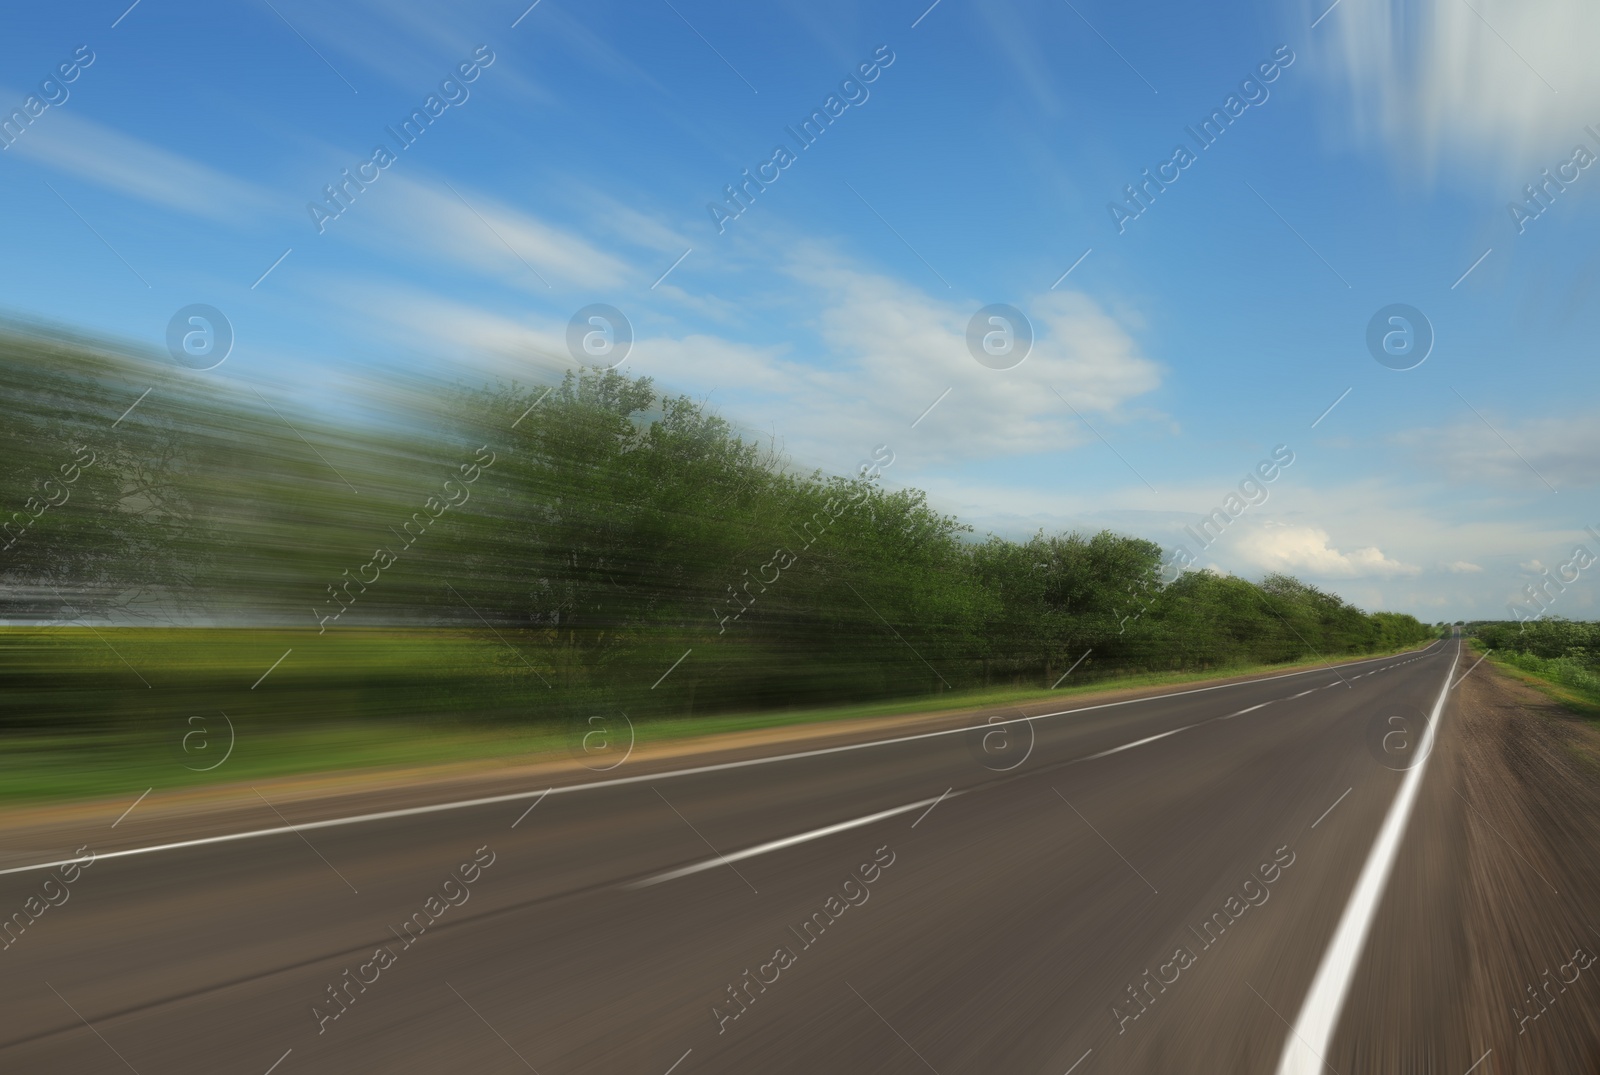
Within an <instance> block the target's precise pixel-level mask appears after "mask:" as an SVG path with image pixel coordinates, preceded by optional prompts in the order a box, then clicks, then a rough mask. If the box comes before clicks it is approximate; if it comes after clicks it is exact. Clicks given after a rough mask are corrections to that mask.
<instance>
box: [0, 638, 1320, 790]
mask: <svg viewBox="0 0 1600 1075" xmlns="http://www.w3.org/2000/svg"><path fill="white" fill-rule="evenodd" d="M525 641H526V640H524V639H518V638H516V637H509V638H506V639H504V640H502V639H501V638H500V637H497V636H494V635H491V634H490V633H488V632H464V631H440V630H425V629H386V630H370V631H344V632H333V631H330V632H328V633H327V634H326V635H322V636H319V635H318V634H317V633H316V631H315V630H308V631H301V630H270V629H265V630H264V629H226V630H212V629H195V628H191V629H178V628H117V629H99V630H90V629H87V628H50V629H23V628H6V629H0V697H3V698H4V700H5V702H6V710H5V716H4V718H3V721H4V724H3V729H4V730H3V731H0V747H3V749H0V801H9V802H24V801H30V800H46V799H75V798H95V797H101V796H112V797H117V796H124V795H137V794H139V793H141V792H143V791H144V790H145V789H146V788H148V787H151V786H155V787H159V788H163V789H180V788H192V787H201V786H205V785H210V784H218V783H233V782H241V781H250V780H258V779H262V778H266V777H273V776H283V775H289V774H299V773H315V772H329V771H335V770H352V769H373V768H383V767H414V766H425V765H436V764H446V763H453V762H468V761H483V762H485V763H488V764H493V763H495V762H497V761H498V762H502V763H511V762H518V761H531V760H535V759H536V758H538V757H539V756H558V757H559V756H565V755H567V754H568V753H569V752H570V751H571V750H573V749H574V748H575V747H576V744H577V743H578V742H579V740H580V739H581V737H582V735H583V733H584V731H585V726H584V725H583V724H582V723H581V722H580V721H577V720H575V719H573V718H572V717H571V716H554V717H553V716H551V715H550V712H549V711H548V710H547V709H546V707H547V706H548V702H547V701H546V699H548V698H549V693H548V692H550V691H552V690H555V689H557V688H554V687H547V686H546V685H545V682H544V681H543V680H541V679H540V677H539V674H538V673H536V672H535V671H534V670H533V668H531V667H530V666H529V664H528V663H526V657H525V656H524V653H523V651H521V650H518V649H515V648H513V647H514V646H515V645H516V644H518V643H520V642H525ZM526 652H527V653H529V654H532V653H535V652H536V651H535V650H534V649H533V648H532V647H531V646H530V647H528V649H527V650H526ZM285 653H287V654H288V655H287V656H284V655H285ZM280 657H283V660H282V662H281V663H279V664H278V665H277V666H276V667H275V668H274V667H273V664H274V662H275V661H278V660H279V658H280ZM1318 663H1319V662H1310V663H1307V664H1302V665H1280V666H1259V665H1257V666H1241V667H1234V668H1216V669H1210V670H1207V671H1206V672H1205V673H1203V674H1201V673H1181V672H1164V673H1150V674H1139V675H1127V676H1117V677H1111V678H1106V677H1101V678H1098V679H1094V680H1080V681H1077V682H1074V681H1073V679H1072V678H1069V679H1068V680H1067V682H1066V683H1065V684H1064V685H1063V686H1062V687H1061V688H1060V689H1057V690H1053V691H1052V690H1046V689H1043V688H1042V687H1039V688H1016V687H1008V688H1000V689H993V690H984V691H967V692H941V693H939V694H923V695H918V696H914V697H904V698H898V699H894V700H890V701H877V702H871V703H866V704H856V705H838V706H828V707H819V708H804V709H800V708H796V709H771V710H766V711H761V712H749V713H718V714H706V715H695V716H689V717H658V718H654V719H648V720H639V721H637V722H635V725H634V727H635V732H636V738H637V742H638V743H639V744H641V745H643V744H648V743H652V742H661V741H665V740H672V739H683V738H688V737H693V736H707V735H717V734H721V733H728V732H737V731H750V730H755V729H762V728H773V727H778V726H782V725H792V724H805V723H817V722H824V721H837V720H847V719H863V718H872V717H890V716H898V715H903V714H909V713H923V712H930V711H935V710H954V709H964V708H979V707H990V706H1001V705H1007V704H1018V703H1024V702H1037V701H1040V700H1043V699H1050V698H1060V699H1066V698H1072V697H1074V696H1079V695H1083V694H1085V693H1090V692H1100V691H1107V690H1117V689H1124V688H1136V687H1147V686H1161V685H1177V684H1182V683H1188V682H1198V681H1204V680H1208V679H1219V678H1225V677H1228V676H1234V675H1241V674H1247V673H1253V672H1268V671H1287V670H1292V669H1294V668H1302V667H1304V668H1311V667H1316V666H1317V664H1318ZM269 669H271V671H270V674H269ZM555 671H556V670H555V669H547V670H546V672H545V675H546V678H549V677H550V676H552V675H554V674H555ZM263 676H265V678H262V677H263ZM601 704H603V703H599V704H597V707H598V705H601ZM602 711H603V710H602ZM230 729H231V734H230ZM230 743H231V752H228V753H226V760H225V761H221V762H220V764H218V762H219V760H220V759H222V758H223V757H224V752H225V751H228V748H229V746H230ZM213 765H215V767H214V768H207V767H208V766H213Z"/></svg>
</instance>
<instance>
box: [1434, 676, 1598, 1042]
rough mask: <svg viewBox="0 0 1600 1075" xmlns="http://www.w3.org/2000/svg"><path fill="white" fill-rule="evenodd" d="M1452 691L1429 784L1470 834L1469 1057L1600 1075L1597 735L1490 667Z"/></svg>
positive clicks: (1463, 885)
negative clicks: (1436, 784)
mask: <svg viewBox="0 0 1600 1075" xmlns="http://www.w3.org/2000/svg"><path fill="white" fill-rule="evenodd" d="M1474 659H1475V656H1474ZM1466 663H1467V662H1466V661H1465V660H1464V661H1463V666H1465V665H1466ZM1457 690H1458V693H1459V697H1458V698H1457V700H1456V706H1455V709H1454V711H1453V713H1452V714H1451V716H1450V718H1449V719H1450V724H1448V725H1447V726H1446V728H1445V733H1444V734H1445V736H1446V737H1447V739H1452V740H1454V744H1453V747H1452V749H1449V750H1447V751H1446V752H1444V754H1443V756H1442V757H1441V759H1440V760H1441V761H1444V762H1446V763H1447V764H1446V765H1445V766H1443V767H1442V768H1441V771H1440V772H1438V773H1429V774H1428V778H1429V779H1430V780H1433V779H1435V778H1436V777H1438V778H1443V780H1444V781H1447V782H1449V783H1450V784H1451V785H1453V786H1452V787H1451V789H1450V791H1449V792H1444V793H1442V794H1448V795H1449V796H1450V798H1451V799H1454V800H1456V802H1455V803H1454V805H1455V806H1457V807H1458V808H1459V813H1460V817H1461V824H1462V826H1463V828H1464V831H1465V834H1466V850H1465V855H1464V856H1463V859H1462V861H1463V863H1464V865H1465V876H1460V877H1457V878H1454V879H1453V884H1455V885H1458V886H1459V888H1460V890H1461V903H1460V906H1461V910H1462V913H1463V918H1464V921H1463V922H1462V923H1461V928H1462V935H1463V937H1464V940H1465V943H1466V954H1465V958H1463V959H1462V960H1461V961H1460V966H1462V967H1463V969H1464V972H1465V976H1466V979H1467V980H1466V982H1465V983H1463V986H1464V988H1463V991H1462V999H1463V1001H1464V1003H1465V1005H1466V1008H1467V1011H1466V1020H1465V1022H1466V1027H1467V1029H1468V1034H1469V1035H1470V1037H1472V1038H1473V1039H1475V1042H1476V1043H1475V1044H1474V1046H1473V1056H1478V1055H1481V1054H1484V1052H1485V1050H1488V1049H1492V1050H1493V1056H1492V1057H1490V1058H1489V1060H1488V1062H1486V1063H1485V1064H1484V1067H1483V1068H1481V1069H1479V1070H1480V1071H1494V1072H1514V1071H1515V1072H1597V1071H1600V961H1595V962H1592V964H1591V965H1589V966H1587V967H1584V966H1583V964H1584V963H1586V962H1588V961H1591V960H1596V959H1597V957H1600V724H1596V723H1595V722H1593V721H1587V720H1585V719H1583V718H1582V717H1579V716H1577V715H1575V714H1573V713H1572V712H1571V711H1570V710H1567V709H1565V708H1563V707H1562V706H1560V705H1559V704H1557V703H1556V702H1554V701H1552V700H1551V699H1550V698H1549V697H1547V696H1546V695H1544V694H1542V693H1540V692H1539V691H1537V690H1536V689H1534V688H1532V687H1529V686H1528V685H1526V684H1523V683H1520V682H1517V681H1516V680H1513V679H1511V678H1509V677H1507V676H1504V675H1502V674H1500V673H1499V672H1498V671H1496V670H1495V669H1494V667H1493V666H1492V665H1491V664H1489V663H1488V662H1485V663H1483V664H1481V665H1479V666H1478V667H1477V668H1476V669H1474V670H1473V671H1472V673H1471V674H1470V675H1469V676H1468V677H1467V678H1466V679H1465V680H1463V681H1462V683H1461V685H1460V687H1458V688H1457ZM1579 950H1581V952H1582V953H1583V955H1576V954H1577V953H1578V951H1579ZM1575 956H1576V958H1575ZM1469 1059H1470V1058H1469Z"/></svg>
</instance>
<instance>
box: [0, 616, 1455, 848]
mask: <svg viewBox="0 0 1600 1075" xmlns="http://www.w3.org/2000/svg"><path fill="white" fill-rule="evenodd" d="M1435 645H1438V641H1437V640H1436V641H1434V642H1432V643H1429V645H1428V647H1427V649H1432V648H1433V647H1434V646H1435ZM1427 649H1424V650H1423V651H1422V652H1424V653H1426V652H1427ZM284 656H288V654H285V655H284ZM279 659H280V661H281V660H282V658H279ZM1382 659H1383V658H1381V657H1373V658H1370V659H1369V660H1367V661H1351V662H1350V663H1349V664H1346V665H1342V666H1341V667H1346V668H1349V667H1354V666H1356V665H1361V664H1368V663H1370V662H1371V661H1378V660H1382ZM273 667H274V668H276V667H277V665H274V666H273ZM271 670H272V669H270V668H269V669H268V670H267V671H268V672H271ZM1326 671H1328V668H1326V667H1317V668H1306V669H1302V670H1301V671H1299V672H1284V673H1281V674H1279V675H1276V676H1263V677H1262V678H1260V679H1246V680H1240V681H1238V682H1235V683H1215V684H1212V685H1211V686H1209V687H1191V688H1189V689H1188V690H1182V691H1173V692H1171V693H1169V694H1152V695H1146V696H1145V697H1143V698H1124V699H1123V700H1121V701H1119V702H1101V703H1100V704H1099V705H1086V706H1080V707H1079V708H1077V709H1061V710H1057V711H1056V712H1053V713H1036V714H1034V715H1033V716H1031V717H1029V716H1022V717H1015V718H1012V719H1011V720H1003V721H995V722H994V723H992V724H978V725H973V726H970V727H964V728H947V729H945V730H943V731H937V732H918V733H916V734H914V735H898V736H894V737H892V738H889V739H874V740H871V741H869V742H865V743H845V744H843V745H841V746H835V747H818V748H816V749H814V750H797V751H794V752H792V753H789V754H770V755H767V756H765V757H760V758H745V759H743V760H742V761H724V762H716V763H713V764H710V765H694V766H690V767H689V768H687V769H672V770H669V771H667V772H664V773H642V774H640V775H638V776H619V777H612V778H611V779H609V780H593V781H589V782H587V783H583V784H565V785H561V786H558V787H554V788H548V789H546V790H545V791H514V792H510V793H508V794H505V795H487V796H484V797H482V798H478V799H457V800H455V801H453V802H443V803H430V804H428V805H427V806H410V807H406V808H404V809H401V810H381V811H379V812H377V813H372V814H355V815H353V816H350V817H335V818H327V819H325V820H322V821H308V822H305V823H304V824H301V825H294V826H288V825H284V826H278V827H276V828H270V829H253V830H251V831H249V832H233V833H226V834H224V835H221V836H202V837H198V838H196V839H193V840H177V841H174V842H172V843H168V844H153V845H151V846H149V847H131V848H128V849H126V850H123V851H104V852H101V853H100V854H98V855H96V856H95V861H96V862H98V861H100V860H102V859H114V858H127V857H129V856H131V855H150V854H154V853H156V852H159V851H176V850H179V849H181V848H185V847H205V846H208V845H210V844H224V843H232V842H234V841H236V840H253V839H256V838H258V837H262V836H280V835H282V834H284V833H301V832H311V831H314V830H316V829H331V828H337V827H339V826H341V825H360V824H364V823H366V822H369V821H389V820H391V819H393V818H398V817H417V816H420V815H422V814H437V813H443V812H444V811H447V810H465V809H469V808H471V807H474V806H493V805H495V804H497V803H509V802H520V801H522V800H524V799H531V798H534V797H535V796H543V795H564V794H568V793H572V792H579V791H594V790H597V789H600V788H614V787H620V786H622V785H624V784H641V783H644V782H646V781H650V780H670V779H672V778H673V777H680V776H699V775H701V774H703V773H715V772H721V771H723V770H726V769H742V768H745V767H747V766H751V765H770V764H773V763H774V762H784V761H795V760H798V759H800V758H816V757H821V756H823V755H825V754H839V753H842V752H844V751H847V750H866V749H869V748H871V747H884V746H892V745H894V744H896V743H911V742H916V741H918V740H921V739H934V738H937V737H939V736H944V735H965V734H967V733H969V732H972V731H974V730H977V729H983V730H984V731H992V730H993V729H995V728H1000V727H1004V726H1005V725H1008V724H1019V723H1023V722H1027V721H1035V720H1046V719H1049V718H1051V717H1067V716H1072V715H1073V714H1076V713H1089V712H1093V711H1094V710H1097V709H1114V708H1116V707H1118V706H1124V705H1136V704H1138V703H1140V702H1156V701H1162V700H1165V699H1168V698H1182V697H1184V696H1186V695H1190V694H1204V693H1206V692H1207V691H1219V690H1225V689H1227V688H1229V687H1243V686H1248V685H1250V684H1255V683H1270V682H1272V681H1273V680H1278V679H1292V678H1293V677H1295V676H1305V675H1311V674H1312V673H1315V672H1326ZM1340 685H1341V684H1332V686H1340ZM1267 704H1270V703H1267V702H1263V703H1262V705H1267ZM1254 708H1260V707H1259V706H1258V707H1254ZM1241 712H1249V710H1242V711H1241ZM1202 723H1203V722H1202ZM1192 727H1195V725H1186V726H1185V727H1184V728H1178V729H1175V730H1174V731H1172V732H1164V733H1162V735H1157V736H1151V737H1150V738H1148V739H1141V740H1139V742H1138V743H1130V744H1128V746H1129V747H1131V746H1138V745H1140V744H1142V743H1148V742H1152V741H1153V740H1155V739H1160V738H1163V737H1164V736H1166V735H1175V734H1177V732H1180V731H1184V730H1186V729H1187V728H1192ZM1126 749H1128V747H1118V748H1115V749H1114V750H1111V751H1106V752H1104V753H1102V754H1097V755H1093V756H1092V757H1091V758H1084V759H1081V760H1084V761H1090V760H1093V758H1095V757H1104V756H1105V754H1111V753H1116V752H1117V751H1118V750H1126ZM75 861H77V860H75V859H56V860H54V861H52V862H36V863H33V864H31V865H28V866H12V867H10V868H9V869H4V870H0V877H4V876H6V875H7V874H13V873H28V872H30V871H34V870H53V869H55V868H56V867H57V866H66V865H69V864H71V863H72V862H75Z"/></svg>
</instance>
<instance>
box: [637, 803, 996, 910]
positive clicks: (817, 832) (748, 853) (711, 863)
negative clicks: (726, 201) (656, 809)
mask: <svg viewBox="0 0 1600 1075" xmlns="http://www.w3.org/2000/svg"><path fill="white" fill-rule="evenodd" d="M962 794H964V792H960V791H947V792H945V793H944V794H943V795H941V796H939V797H938V798H936V799H920V800H918V801H917V802H914V803H907V804H906V805H904V806H896V807H895V808H894V809H892V810H879V811H878V812H877V813H876V814H868V815H866V816H865V817H857V818H851V819H850V820H849V821H841V822H839V823H837V824H834V825H824V826H823V827H822V828H820V829H812V830H811V831H810V832H802V833H796V834H795V835H794V836H785V837H783V838H782V839H781V840H769V841H768V842H767V843H764V844H757V845H756V846H754V847H747V848H745V849H744V850H743V851H734V852H731V853H729V854H726V855H718V856H717V857H716V858H709V859H704V860H702V861H700V862H694V863H690V864H689V865H688V866H679V867H678V868H677V869H675V870H667V871H665V872H663V873H657V874H651V875H650V876H649V877H646V878H644V879H643V880H641V881H630V882H629V883H628V884H626V885H623V886H622V887H623V888H648V887H649V886H651V885H659V884H660V883H661V882H663V881H672V880H675V879H676V878H679V877H687V876H689V875H690V874H691V873H699V872H700V871H701V870H710V869H715V868H716V867H718V866H723V865H726V864H727V863H730V862H739V861H741V860H743V859H748V858H755V857H756V856H757V855H765V854H766V853H767V852H769V851H781V850H783V849H784V848H786V847H793V846H794V845H795V844H803V843H806V842H807V841H809V840H819V839H821V838H822V837H824V836H832V835H833V834H834V833H836V832H844V831H845V830H847V829H856V828H860V827H861V826H862V825H870V824H872V823H873V822H874V821H882V820H883V819H884V818H887V817H894V816H895V815H896V814H905V813H909V812H910V811H912V810H915V809H917V808H918V807H922V806H931V805H937V804H938V802H939V799H945V798H952V799H953V798H955V797H956V796H957V795H962Z"/></svg>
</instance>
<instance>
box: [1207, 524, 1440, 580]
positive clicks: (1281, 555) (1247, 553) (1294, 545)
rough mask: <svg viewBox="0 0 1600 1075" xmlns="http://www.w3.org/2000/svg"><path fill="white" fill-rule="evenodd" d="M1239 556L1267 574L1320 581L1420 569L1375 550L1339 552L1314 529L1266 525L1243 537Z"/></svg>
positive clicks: (1373, 548)
mask: <svg viewBox="0 0 1600 1075" xmlns="http://www.w3.org/2000/svg"><path fill="white" fill-rule="evenodd" d="M1237 548H1238V552H1239V554H1240V555H1242V556H1243V557H1244V558H1245V559H1246V560H1248V561H1249V562H1251V563H1252V564H1254V565H1255V566H1257V567H1260V568H1262V569H1263V570H1266V571H1286V572H1293V571H1303V572H1305V573H1307V574H1309V575H1313V576H1317V577H1321V578H1361V577H1365V576H1372V575H1377V576H1390V575H1415V574H1417V573H1418V572H1419V570H1420V569H1419V568H1416V567H1412V566H1410V565H1407V564H1403V563H1401V562H1400V561H1398V560H1392V559H1390V558H1389V557H1387V556H1385V555H1384V554H1383V552H1382V550H1380V549H1378V548H1377V547H1376V546H1373V545H1368V546H1366V547H1364V548H1359V549H1352V550H1351V551H1350V552H1341V551H1339V550H1338V549H1336V548H1334V547H1333V546H1332V545H1330V544H1328V532H1327V531H1326V530H1323V529H1322V528H1320V527H1315V526H1284V525H1277V526H1273V525H1267V526H1262V527H1259V528H1257V529H1255V530H1251V531H1248V532H1246V533H1245V534H1242V535H1241V536H1240V538H1239V543H1238V546H1237Z"/></svg>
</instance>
